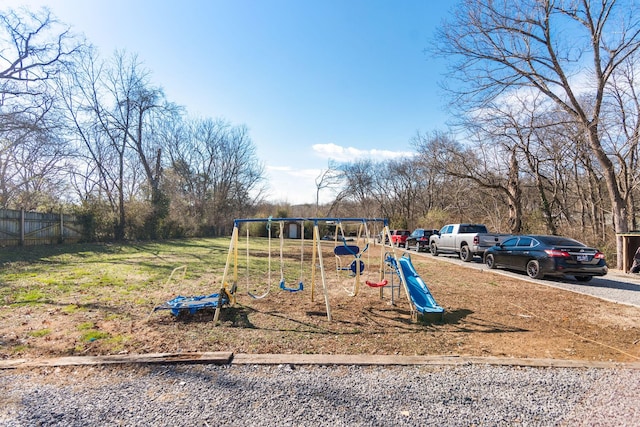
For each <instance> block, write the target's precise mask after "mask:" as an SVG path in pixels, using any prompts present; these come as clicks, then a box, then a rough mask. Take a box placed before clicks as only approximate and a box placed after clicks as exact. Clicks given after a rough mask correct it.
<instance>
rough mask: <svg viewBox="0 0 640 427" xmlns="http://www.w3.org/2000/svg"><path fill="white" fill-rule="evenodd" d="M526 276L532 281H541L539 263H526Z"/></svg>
mask: <svg viewBox="0 0 640 427" xmlns="http://www.w3.org/2000/svg"><path fill="white" fill-rule="evenodd" d="M527 274H528V275H529V277H531V278H532V279H542V276H544V274H542V273H541V272H540V263H539V262H538V261H537V260H535V259H532V260H531V261H529V262H528V263H527Z"/></svg>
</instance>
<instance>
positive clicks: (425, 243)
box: [405, 228, 438, 252]
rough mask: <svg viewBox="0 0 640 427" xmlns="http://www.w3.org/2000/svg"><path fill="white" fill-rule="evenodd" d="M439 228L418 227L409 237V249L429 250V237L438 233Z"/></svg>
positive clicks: (417, 250)
mask: <svg viewBox="0 0 640 427" xmlns="http://www.w3.org/2000/svg"><path fill="white" fill-rule="evenodd" d="M437 233H438V230H433V229H424V228H416V229H415V230H413V232H412V233H411V234H410V235H409V237H407V241H406V242H405V245H406V248H407V249H414V250H415V251H416V252H420V251H426V250H429V237H431V235H433V234H437Z"/></svg>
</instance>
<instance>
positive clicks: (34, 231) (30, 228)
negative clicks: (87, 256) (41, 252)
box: [0, 209, 84, 247]
mask: <svg viewBox="0 0 640 427" xmlns="http://www.w3.org/2000/svg"><path fill="white" fill-rule="evenodd" d="M83 231H84V228H83V225H82V223H81V222H80V221H79V218H77V217H76V216H75V215H66V214H51V213H39V212H26V211H24V210H21V211H17V210H12V209H0V247H1V246H31V245H51V244H56V243H76V242H78V241H79V240H81V239H82V238H83V237H84V233H83Z"/></svg>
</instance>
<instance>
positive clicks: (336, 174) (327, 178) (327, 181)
mask: <svg viewBox="0 0 640 427" xmlns="http://www.w3.org/2000/svg"><path fill="white" fill-rule="evenodd" d="M341 180H342V172H341V171H340V169H339V168H338V167H337V166H336V165H333V164H332V163H331V162H329V167H328V168H327V169H322V170H321V171H320V174H319V175H318V176H317V177H316V179H315V184H316V209H315V216H316V217H318V216H319V213H318V211H319V209H320V191H322V190H325V189H330V188H337V187H338V186H339V185H340V181H341Z"/></svg>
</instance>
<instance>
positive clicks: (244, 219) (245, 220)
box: [233, 218, 389, 225]
mask: <svg viewBox="0 0 640 427" xmlns="http://www.w3.org/2000/svg"><path fill="white" fill-rule="evenodd" d="M280 221H285V222H287V221H289V222H291V221H313V222H316V223H317V222H336V223H339V222H382V223H383V224H384V225H388V224H389V220H388V219H387V218H238V219H234V220H233V222H234V225H238V224H240V223H243V222H280Z"/></svg>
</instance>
